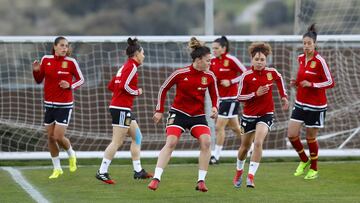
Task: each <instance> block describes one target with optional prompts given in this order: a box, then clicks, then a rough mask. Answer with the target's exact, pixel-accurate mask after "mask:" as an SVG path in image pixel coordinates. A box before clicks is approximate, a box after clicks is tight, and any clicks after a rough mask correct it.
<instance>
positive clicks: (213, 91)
mask: <svg viewBox="0 0 360 203" xmlns="http://www.w3.org/2000/svg"><path fill="white" fill-rule="evenodd" d="M211 77H212V82H211V84H210V86H209V94H210V98H211V104H212V109H211V116H210V117H211V118H216V117H217V113H218V108H219V92H218V89H217V85H216V77H215V75H214V74H213V73H211Z"/></svg>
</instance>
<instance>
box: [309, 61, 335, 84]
mask: <svg viewBox="0 0 360 203" xmlns="http://www.w3.org/2000/svg"><path fill="white" fill-rule="evenodd" d="M320 62H321V65H320V66H321V68H322V69H321V70H322V71H321V77H322V78H323V79H324V82H320V83H311V87H314V88H322V89H328V88H333V87H334V85H335V83H334V78H333V77H332V75H331V73H330V70H329V67H328V65H327V64H326V62H325V60H324V59H322V60H321V59H320Z"/></svg>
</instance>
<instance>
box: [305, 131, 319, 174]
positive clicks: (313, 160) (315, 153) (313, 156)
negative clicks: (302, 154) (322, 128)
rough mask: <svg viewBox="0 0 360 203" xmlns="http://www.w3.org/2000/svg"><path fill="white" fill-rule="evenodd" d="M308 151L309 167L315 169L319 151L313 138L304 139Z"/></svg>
mask: <svg viewBox="0 0 360 203" xmlns="http://www.w3.org/2000/svg"><path fill="white" fill-rule="evenodd" d="M306 141H307V143H308V146H309V151H310V159H311V165H310V168H311V169H313V170H315V171H317V161H318V152H319V145H318V142H317V140H316V138H315V139H308V138H307V139H306Z"/></svg>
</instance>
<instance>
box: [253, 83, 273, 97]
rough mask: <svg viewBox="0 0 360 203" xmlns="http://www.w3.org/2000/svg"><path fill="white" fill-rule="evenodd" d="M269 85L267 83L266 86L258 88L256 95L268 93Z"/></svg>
mask: <svg viewBox="0 0 360 203" xmlns="http://www.w3.org/2000/svg"><path fill="white" fill-rule="evenodd" d="M269 89H270V88H269V87H268V86H267V85H265V86H260V87H259V88H258V89H257V90H256V93H255V94H256V96H262V95H264V94H266V93H268V91H269Z"/></svg>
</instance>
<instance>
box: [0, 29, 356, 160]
mask: <svg viewBox="0 0 360 203" xmlns="http://www.w3.org/2000/svg"><path fill="white" fill-rule="evenodd" d="M67 38H68V40H69V41H70V43H71V46H72V48H73V57H74V58H76V59H77V61H78V63H79V65H80V68H81V70H82V72H83V75H84V77H85V84H84V85H83V86H82V87H81V88H79V89H78V90H75V91H74V93H75V94H74V99H75V107H74V114H73V117H72V120H71V122H70V125H69V127H68V130H67V133H66V136H67V137H69V138H70V140H71V142H72V145H73V147H74V149H75V150H76V151H77V155H78V157H79V158H91V157H99V158H100V157H102V156H103V151H104V150H105V148H106V146H107V145H108V144H109V143H110V140H111V136H112V127H111V118H110V114H109V112H108V106H109V101H110V98H111V93H110V92H109V91H108V90H107V83H108V81H109V80H110V79H111V77H112V76H113V75H114V74H115V73H116V70H117V68H118V67H119V65H122V64H123V62H124V61H125V60H126V55H125V53H124V51H123V50H124V49H125V47H126V39H127V37H109V36H96V37H91V36H68V37H67ZM198 38H199V39H200V40H202V41H205V42H207V43H211V42H212V41H213V40H214V39H215V38H217V36H198ZM228 38H229V40H230V43H231V53H232V54H233V55H235V56H236V57H237V58H239V59H240V60H241V61H242V62H243V63H244V64H245V65H246V66H249V64H250V58H249V56H248V53H247V47H248V46H249V44H250V43H251V42H253V41H267V42H269V43H270V44H271V46H272V48H273V54H272V55H271V56H270V58H269V59H270V60H269V64H271V65H273V66H274V67H275V68H276V69H277V70H278V71H279V72H280V73H281V74H282V76H283V77H284V79H285V84H286V85H287V86H286V89H287V90H288V94H289V98H290V100H291V101H292V102H293V99H294V94H295V91H294V90H290V88H289V86H288V84H289V81H290V78H293V77H295V76H296V75H295V74H296V71H297V62H296V59H297V56H298V54H299V53H301V52H302V41H301V39H302V37H301V36H300V35H292V36H228ZM54 39H55V37H54V36H40V37H30V36H17V37H10V36H8V37H6V36H5V37H0V103H1V104H0V146H1V148H0V159H46V158H49V157H50V155H49V152H48V149H47V138H46V134H45V131H44V127H43V125H42V121H43V107H42V97H43V90H42V87H43V86H42V85H37V84H35V82H34V80H33V77H32V69H31V63H32V61H34V60H35V59H40V58H41V57H42V56H43V55H45V54H49V53H50V49H51V46H52V42H53V40H54ZM138 39H139V40H140V41H141V44H142V46H143V47H144V50H145V56H146V57H145V62H144V65H143V66H141V67H140V68H139V69H138V72H139V87H142V88H143V89H144V94H143V95H141V96H139V97H137V98H136V99H135V103H134V109H133V112H134V113H135V114H136V117H137V121H138V123H139V125H140V128H141V131H142V133H143V142H142V157H157V155H158V151H159V150H160V149H161V148H162V146H163V145H164V143H165V134H164V129H165V123H164V122H162V123H161V124H160V125H155V124H154V123H153V121H152V119H151V118H152V116H153V112H154V109H155V105H156V99H157V93H158V90H159V88H160V86H161V84H162V83H163V82H164V80H165V79H166V77H168V76H169V75H170V74H171V73H172V72H173V71H174V70H175V69H176V68H181V67H184V66H186V65H189V64H190V63H191V59H190V56H189V51H188V49H187V42H188V41H189V39H190V36H138ZM318 51H319V53H320V54H321V55H322V56H323V57H324V58H325V59H326V60H327V62H328V65H329V68H330V70H331V72H332V74H333V76H334V78H335V82H336V86H335V87H334V88H333V89H330V90H328V91H327V96H328V104H329V109H328V111H327V115H326V121H325V128H324V129H321V130H320V134H319V144H320V152H319V153H320V156H360V117H359V115H360V69H359V68H358V64H360V35H320V36H318ZM274 91H275V92H274V101H275V109H276V111H275V124H274V127H273V129H272V131H271V133H270V134H269V135H268V136H267V138H266V140H265V143H264V149H265V150H264V156H265V157H266V156H272V157H278V156H282V157H284V156H297V154H296V152H295V151H294V150H293V149H292V148H291V146H290V145H289V143H288V141H287V138H286V132H287V123H288V120H289V116H290V112H291V110H288V111H282V110H281V108H280V106H281V105H280V99H279V95H278V93H277V89H276V88H275V90H274ZM173 98H174V91H170V92H169V94H168V96H167V100H166V104H165V105H166V107H167V108H168V107H169V106H170V105H171V102H172V99H173ZM165 116H166V115H165ZM212 136H215V135H212ZM302 138H304V136H303V133H302ZM239 144H240V140H239V139H237V138H236V137H235V135H234V134H232V132H231V131H227V132H226V139H225V144H224V151H223V155H222V156H223V157H226V156H228V157H229V156H230V157H235V156H236V151H237V149H238V147H239ZM129 147H130V139H128V140H126V141H125V143H124V146H123V147H122V148H121V149H119V152H118V153H117V155H116V157H130V152H129ZM198 153H199V152H198V143H197V141H196V140H195V139H194V138H192V137H191V136H190V135H189V134H188V133H186V134H184V135H183V136H182V137H181V139H180V142H179V143H178V146H177V148H176V151H175V152H174V154H173V155H174V156H181V157H196V156H198ZM60 156H61V157H66V156H65V155H64V154H60Z"/></svg>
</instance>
